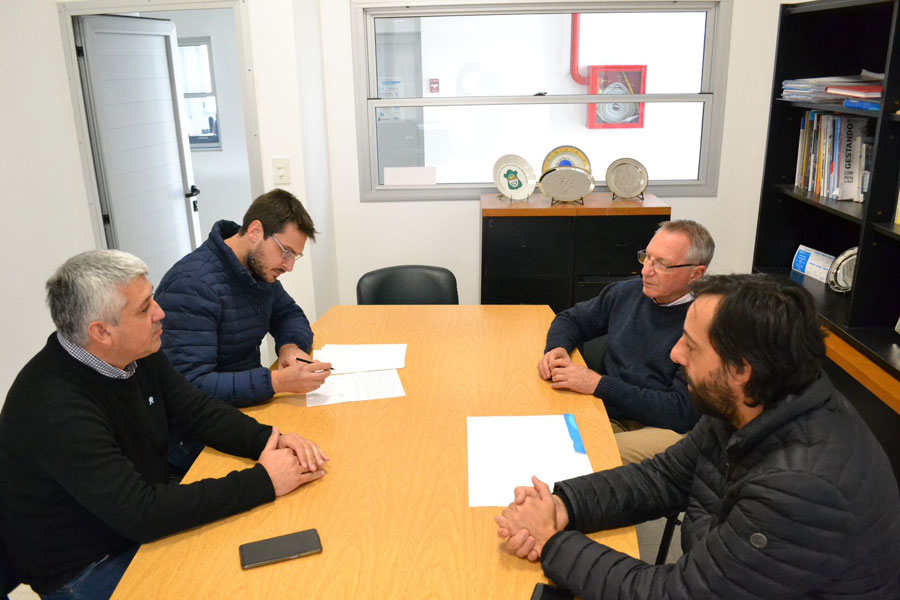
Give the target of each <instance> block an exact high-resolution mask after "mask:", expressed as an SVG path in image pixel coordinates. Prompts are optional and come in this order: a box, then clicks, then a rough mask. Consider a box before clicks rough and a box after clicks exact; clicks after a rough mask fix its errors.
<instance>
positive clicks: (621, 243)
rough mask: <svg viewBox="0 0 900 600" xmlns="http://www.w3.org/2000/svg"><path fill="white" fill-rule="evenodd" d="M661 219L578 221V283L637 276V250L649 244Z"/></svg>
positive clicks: (638, 218) (593, 218)
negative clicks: (595, 278)
mask: <svg viewBox="0 0 900 600" xmlns="http://www.w3.org/2000/svg"><path fill="white" fill-rule="evenodd" d="M668 220H669V218H668V217H666V216H661V215H640V216H608V217H577V218H575V225H574V229H575V248H574V251H575V281H576V282H578V281H581V280H582V278H584V277H585V276H592V275H593V276H599V275H619V276H628V275H638V274H640V272H641V265H640V263H639V262H638V261H637V252H638V250H643V249H644V248H646V247H647V244H648V243H649V242H650V238H652V237H653V234H654V233H655V232H656V230H657V228H658V227H659V224H660V222H662V221H668Z"/></svg>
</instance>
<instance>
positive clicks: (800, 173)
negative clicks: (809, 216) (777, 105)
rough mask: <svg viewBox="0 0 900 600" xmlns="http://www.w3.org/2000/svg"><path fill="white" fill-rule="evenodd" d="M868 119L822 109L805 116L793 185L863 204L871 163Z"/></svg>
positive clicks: (817, 193) (798, 145)
mask: <svg viewBox="0 0 900 600" xmlns="http://www.w3.org/2000/svg"><path fill="white" fill-rule="evenodd" d="M868 134H869V119H867V118H865V117H853V116H850V115H843V114H832V113H829V112H824V111H821V110H808V111H806V112H805V113H804V115H803V119H802V121H801V125H800V135H799V139H798V142H797V166H796V169H795V171H794V186H795V187H797V188H800V189H802V190H804V191H807V192H812V193H814V194H816V195H818V196H822V197H824V198H829V199H832V200H854V201H857V202H862V200H863V193H864V192H865V191H866V190H867V189H868V187H867V177H866V171H867V165H866V160H867V159H868V160H869V161H871V146H872V138H870V137H868Z"/></svg>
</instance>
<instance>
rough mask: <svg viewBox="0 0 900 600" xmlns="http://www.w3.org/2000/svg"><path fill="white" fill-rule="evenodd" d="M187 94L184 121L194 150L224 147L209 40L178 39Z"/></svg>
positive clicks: (184, 91) (183, 85)
mask: <svg viewBox="0 0 900 600" xmlns="http://www.w3.org/2000/svg"><path fill="white" fill-rule="evenodd" d="M178 50H179V52H178V55H179V57H180V60H181V67H182V69H181V70H182V74H183V79H184V81H183V82H182V87H183V94H184V113H185V114H184V121H185V126H186V127H187V129H188V139H189V140H190V144H191V150H218V149H221V148H222V140H221V137H220V136H219V111H218V106H217V104H218V103H217V102H216V83H215V77H214V76H213V69H212V46H211V43H210V39H209V38H188V39H182V40H178Z"/></svg>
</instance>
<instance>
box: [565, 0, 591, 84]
mask: <svg viewBox="0 0 900 600" xmlns="http://www.w3.org/2000/svg"><path fill="white" fill-rule="evenodd" d="M580 38H581V14H580V13H572V45H571V47H570V48H569V73H571V74H572V79H574V80H575V83H580V84H581V85H587V84H588V79H587V77H583V76H582V75H581V73H579V72H578V46H580V43H579V41H580Z"/></svg>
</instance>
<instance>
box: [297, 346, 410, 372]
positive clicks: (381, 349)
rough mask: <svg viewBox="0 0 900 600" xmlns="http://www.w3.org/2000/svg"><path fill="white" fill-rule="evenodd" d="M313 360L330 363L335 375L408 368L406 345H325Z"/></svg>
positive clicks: (315, 352) (316, 351)
mask: <svg viewBox="0 0 900 600" xmlns="http://www.w3.org/2000/svg"><path fill="white" fill-rule="evenodd" d="M313 358H315V359H316V360H321V361H324V362H330V363H331V368H332V369H334V370H333V371H332V374H333V375H340V374H341V373H360V372H363V371H384V370H386V369H402V368H403V367H405V366H406V344H355V345H354V344H325V345H324V346H322V348H321V350H314V351H313Z"/></svg>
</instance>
